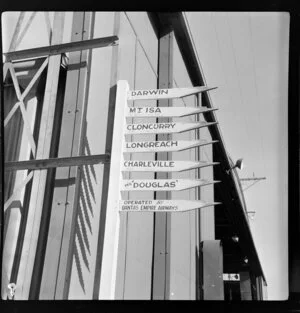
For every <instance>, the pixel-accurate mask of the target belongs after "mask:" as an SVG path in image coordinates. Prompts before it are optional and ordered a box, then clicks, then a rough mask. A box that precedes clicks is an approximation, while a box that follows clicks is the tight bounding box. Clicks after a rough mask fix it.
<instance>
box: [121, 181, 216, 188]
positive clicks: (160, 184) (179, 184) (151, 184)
mask: <svg viewBox="0 0 300 313" xmlns="http://www.w3.org/2000/svg"><path fill="white" fill-rule="evenodd" d="M218 182H219V181H217V180H207V179H126V180H123V181H122V182H121V187H120V188H121V190H122V191H135V190H139V191H178V190H185V189H190V188H193V187H199V186H204V185H210V184H214V183H218Z"/></svg>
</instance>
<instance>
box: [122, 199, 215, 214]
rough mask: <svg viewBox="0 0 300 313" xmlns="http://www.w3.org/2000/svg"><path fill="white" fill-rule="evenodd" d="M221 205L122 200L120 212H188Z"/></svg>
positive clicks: (213, 203) (172, 201) (196, 202)
mask: <svg viewBox="0 0 300 313" xmlns="http://www.w3.org/2000/svg"><path fill="white" fill-rule="evenodd" d="M217 204H220V203H219V202H205V201H201V200H195V201H193V200H121V201H120V202H119V211H120V212H186V211H191V210H195V209H201V208H204V207H208V206H212V205H217Z"/></svg>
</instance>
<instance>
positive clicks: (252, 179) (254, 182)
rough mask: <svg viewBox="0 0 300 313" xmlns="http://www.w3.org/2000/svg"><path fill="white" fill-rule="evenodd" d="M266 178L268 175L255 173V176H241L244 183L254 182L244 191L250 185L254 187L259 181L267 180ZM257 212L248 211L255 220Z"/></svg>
mask: <svg viewBox="0 0 300 313" xmlns="http://www.w3.org/2000/svg"><path fill="white" fill-rule="evenodd" d="M265 179H267V178H266V177H255V175H254V173H253V177H246V178H240V181H241V183H242V184H243V182H252V183H251V184H250V185H248V186H247V187H246V188H245V189H243V191H246V190H247V189H249V188H250V187H252V186H253V185H255V184H256V183H258V182H259V181H261V180H265ZM255 213H256V212H255V211H247V214H248V216H249V218H250V219H251V220H254V216H255Z"/></svg>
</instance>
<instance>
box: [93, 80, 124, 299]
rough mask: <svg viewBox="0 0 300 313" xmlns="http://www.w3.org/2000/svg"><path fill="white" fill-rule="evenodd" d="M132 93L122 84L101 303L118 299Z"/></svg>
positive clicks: (112, 165)
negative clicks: (125, 147) (127, 114)
mask: <svg viewBox="0 0 300 313" xmlns="http://www.w3.org/2000/svg"><path fill="white" fill-rule="evenodd" d="M128 91H129V86H128V83H127V81H124V80H120V81H118V84H117V96H116V110H115V119H114V132H113V142H112V151H111V163H110V175H109V183H108V197H107V211H106V219H105V233H104V244H103V256H102V267H101V277H100V291H99V299H101V300H104V299H109V300H113V299H115V288H116V286H115V283H116V274H117V259H118V244H119V228H120V216H119V214H120V213H119V200H121V191H120V183H121V180H122V173H121V162H122V160H123V145H124V142H125V138H124V129H125V123H126V119H125V109H126V107H127V106H128V104H127V94H128Z"/></svg>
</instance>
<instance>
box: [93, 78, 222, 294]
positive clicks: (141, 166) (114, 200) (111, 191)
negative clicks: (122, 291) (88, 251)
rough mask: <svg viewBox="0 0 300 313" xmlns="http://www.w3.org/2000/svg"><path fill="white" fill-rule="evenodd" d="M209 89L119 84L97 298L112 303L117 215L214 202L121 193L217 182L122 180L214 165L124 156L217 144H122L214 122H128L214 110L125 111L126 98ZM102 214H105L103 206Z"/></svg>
mask: <svg viewBox="0 0 300 313" xmlns="http://www.w3.org/2000/svg"><path fill="white" fill-rule="evenodd" d="M212 89H215V88H210V87H206V86H200V87H193V88H173V89H149V90H130V89H129V85H128V83H127V81H124V80H120V81H118V83H117V94H116V109H115V119H114V130H113V142H112V151H111V166H110V177H109V185H108V196H107V208H106V217H105V218H104V220H105V233H104V243H103V252H102V253H103V256H102V267H101V276H100V293H99V299H115V283H116V272H117V259H118V244H119V228H120V212H184V211H189V210H194V209H199V208H203V207H207V206H213V205H216V204H218V203H216V202H211V203H206V202H204V201H201V200H195V201H192V200H167V199H166V200H154V199H153V200H121V195H122V193H121V192H122V191H177V190H185V189H190V188H194V187H201V186H204V185H208V184H214V183H217V182H218V181H213V180H212V181H211V180H207V179H195V180H191V179H144V180H138V179H131V180H124V179H122V172H126V171H144V172H149V171H153V172H163V171H164V172H175V171H177V172H180V171H185V170H190V169H195V168H199V167H204V166H211V165H214V164H216V163H214V162H210V163H208V162H200V161H197V162H194V161H188V160H187V161H160V160H153V161H149V160H138V161H133V160H124V158H123V153H136V152H173V151H182V150H186V149H192V148H195V147H199V146H203V145H208V144H212V143H215V142H216V141H215V140H213V141H205V140H190V141H185V140H166V141H131V142H126V140H125V135H126V134H127V135H128V134H130V135H133V134H149V133H151V134H161V133H180V132H185V131H190V130H194V129H197V128H201V127H208V126H211V125H213V124H216V123H207V122H196V123H180V122H170V123H140V124H130V123H126V117H130V118H132V117H157V118H158V117H182V116H188V115H192V114H202V113H207V112H211V111H214V110H215V109H211V108H189V107H181V108H179V107H163V108H159V107H128V100H151V99H152V100H157V99H172V98H182V97H185V96H190V95H194V94H199V93H201V92H206V91H208V90H212ZM103 210H104V212H105V208H103Z"/></svg>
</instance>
